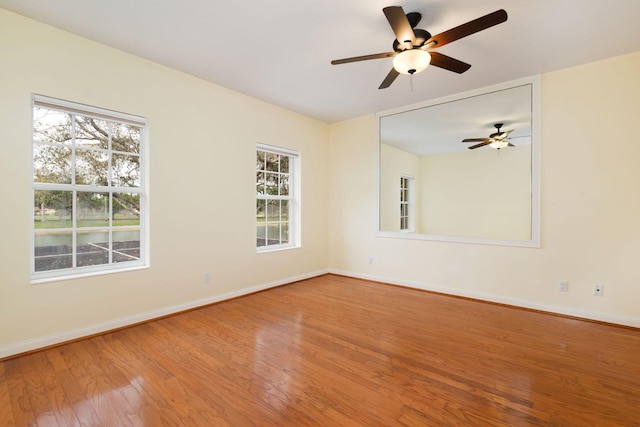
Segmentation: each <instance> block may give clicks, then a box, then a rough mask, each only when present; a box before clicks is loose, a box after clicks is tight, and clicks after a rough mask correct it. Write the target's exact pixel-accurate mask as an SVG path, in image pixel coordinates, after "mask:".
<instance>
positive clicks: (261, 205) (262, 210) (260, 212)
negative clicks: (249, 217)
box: [256, 199, 267, 222]
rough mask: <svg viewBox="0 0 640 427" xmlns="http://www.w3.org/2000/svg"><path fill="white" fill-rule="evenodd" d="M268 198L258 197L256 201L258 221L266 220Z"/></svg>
mask: <svg viewBox="0 0 640 427" xmlns="http://www.w3.org/2000/svg"><path fill="white" fill-rule="evenodd" d="M266 206H267V204H266V200H261V199H258V200H257V201H256V222H264V221H265V217H266V212H267V210H266Z"/></svg>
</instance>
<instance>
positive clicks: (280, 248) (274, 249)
mask: <svg viewBox="0 0 640 427" xmlns="http://www.w3.org/2000/svg"><path fill="white" fill-rule="evenodd" d="M298 248H300V245H286V246H276V247H266V248H264V249H263V248H257V249H256V253H258V254H264V253H269V252H280V251H287V250H289V249H298Z"/></svg>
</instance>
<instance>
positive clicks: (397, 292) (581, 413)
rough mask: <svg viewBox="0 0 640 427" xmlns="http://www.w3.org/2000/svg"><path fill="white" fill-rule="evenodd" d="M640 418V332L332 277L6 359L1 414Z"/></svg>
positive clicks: (339, 422) (179, 421) (539, 421)
mask: <svg viewBox="0 0 640 427" xmlns="http://www.w3.org/2000/svg"><path fill="white" fill-rule="evenodd" d="M31 425H34V426H35V425H37V426H75V425H86V426H121V425H122V426H143V425H144V426H253V425H258V426H307V425H308V426H396V425H398V426H400V425H403V426H446V425H452V426H529V425H534V426H538V425H550V426H639V425H640V331H638V330H633V329H628V328H622V327H615V326H609V325H602V324H596V323H590V322H584V321H579V320H575V319H569V318H563V317H557V316H552V315H548V314H543V313H537V312H532V311H526V310H520V309H515V308H509V307H504V306H499V305H494V304H486V303H481V302H475V301H470V300H465V299H460V298H453V297H447V296H443V295H437V294H432V293H428V292H421V291H417V290H410V289H404V288H399V287H394V286H388V285H383V284H379V283H373V282H367V281H364V280H357V279H350V278H345V277H340V276H332V275H328V276H322V277H318V278H314V279H310V280H306V281H302V282H298V283H294V284H291V285H287V286H283V287H280V288H276V289H271V290H269V291H265V292H261V293H258V294H254V295H250V296H246V297H242V298H239V299H236V300H232V301H227V302H223V303H220V304H217V305H213V306H209V307H205V308H202V309H198V310H194V311H191V312H187V313H183V314H180V315H176V316H172V317H168V318H164V319H161V320H157V321H154V322H151V323H148V324H144V325H139V326H135V327H131V328H128V329H123V330H120V331H117V332H113V333H109V334H105V335H102V336H98V337H94V338H90V339H86V340H82V341H78V342H74V343H70V344H66V345H63V346H59V347H56V348H51V349H47V350H43V351H40V352H36V353H33V354H29V355H25V356H21V357H17V358H14V359H9V360H5V361H3V362H0V426H31Z"/></svg>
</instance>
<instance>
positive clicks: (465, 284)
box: [329, 53, 640, 326]
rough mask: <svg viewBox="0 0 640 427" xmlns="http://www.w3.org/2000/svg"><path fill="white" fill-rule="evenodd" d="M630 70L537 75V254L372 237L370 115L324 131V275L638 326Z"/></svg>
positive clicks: (608, 67) (636, 170)
mask: <svg viewBox="0 0 640 427" xmlns="http://www.w3.org/2000/svg"><path fill="white" fill-rule="evenodd" d="M638 75H640V53H636V54H633V55H628V56H623V57H618V58H613V59H609V60H606V61H601V62H596V63H591V64H587V65H584V66H580V67H576V68H570V69H565V70H561V71H557V72H553V73H549V74H546V75H543V76H542V151H541V156H542V157H541V162H542V166H541V175H542V176H541V204H542V207H541V227H542V235H541V245H542V246H541V248H539V249H538V248H522V247H507V246H489V245H479V244H463V243H447V242H434V241H422V240H404V239H395V238H380V237H375V233H374V230H376V214H375V211H376V194H375V192H376V186H375V180H376V166H375V165H376V149H377V145H376V133H375V129H376V123H375V120H376V119H375V117H374V116H366V117H361V118H358V119H354V120H350V121H345V122H342V123H337V124H334V125H332V126H331V148H330V159H329V160H330V163H329V165H330V171H331V177H332V185H331V189H332V191H331V195H330V200H329V203H330V206H331V215H330V233H329V234H330V236H331V240H330V267H331V269H332V271H335V272H342V273H345V274H350V275H354V276H359V277H368V278H373V279H378V280H383V281H389V282H392V283H397V284H404V285H408V286H414V287H419V288H424V289H433V290H440V291H444V292H449V293H452V294H459V295H468V296H473V297H477V298H483V299H487V300H493V301H500V302H506V303H510V304H517V305H521V306H525V307H532V308H538V309H544V310H552V311H555V312H559V313H566V314H571V315H577V316H583V317H588V318H593V319H600V320H606V321H613V322H618V323H624V324H628V325H635V326H640V304H639V303H638V301H640V270H639V269H638V268H637V263H638V259H640V221H638V218H640V191H639V190H638V185H640V184H639V183H640V167H639V166H638V165H639V162H640V144H639V143H638V141H637V135H640V120H638V117H640V79H639V78H638ZM370 256H371V257H373V259H374V262H373V264H369V263H368V262H367V261H368V257H370ZM559 280H567V281H568V282H569V291H568V292H566V293H564V292H558V291H557V282H558V281H559ZM594 284H604V285H605V290H604V296H603V297H594V296H593V295H592V286H593V285H594Z"/></svg>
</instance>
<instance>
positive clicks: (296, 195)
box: [254, 143, 302, 253]
mask: <svg viewBox="0 0 640 427" xmlns="http://www.w3.org/2000/svg"><path fill="white" fill-rule="evenodd" d="M258 151H264V152H267V153H273V154H279V155H282V156H287V157H289V195H288V196H276V195H268V194H259V193H258V192H256V202H257V201H258V200H261V199H262V200H269V199H272V200H288V201H289V242H287V243H282V244H274V245H266V246H258V244H257V238H258V236H257V234H258V233H257V227H256V252H258V253H264V252H273V251H279V250H283V249H292V248H299V247H300V246H301V242H302V239H301V203H300V198H301V197H300V196H301V191H300V187H301V185H300V176H301V175H300V171H301V163H302V161H301V155H300V152H298V151H295V150H291V149H288V148H282V147H276V146H273V145H267V144H262V143H258V144H257V145H256V150H255V151H254V159H255V156H256V155H257V152H258ZM256 184H257V183H256ZM255 224H256V226H257V222H255Z"/></svg>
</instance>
